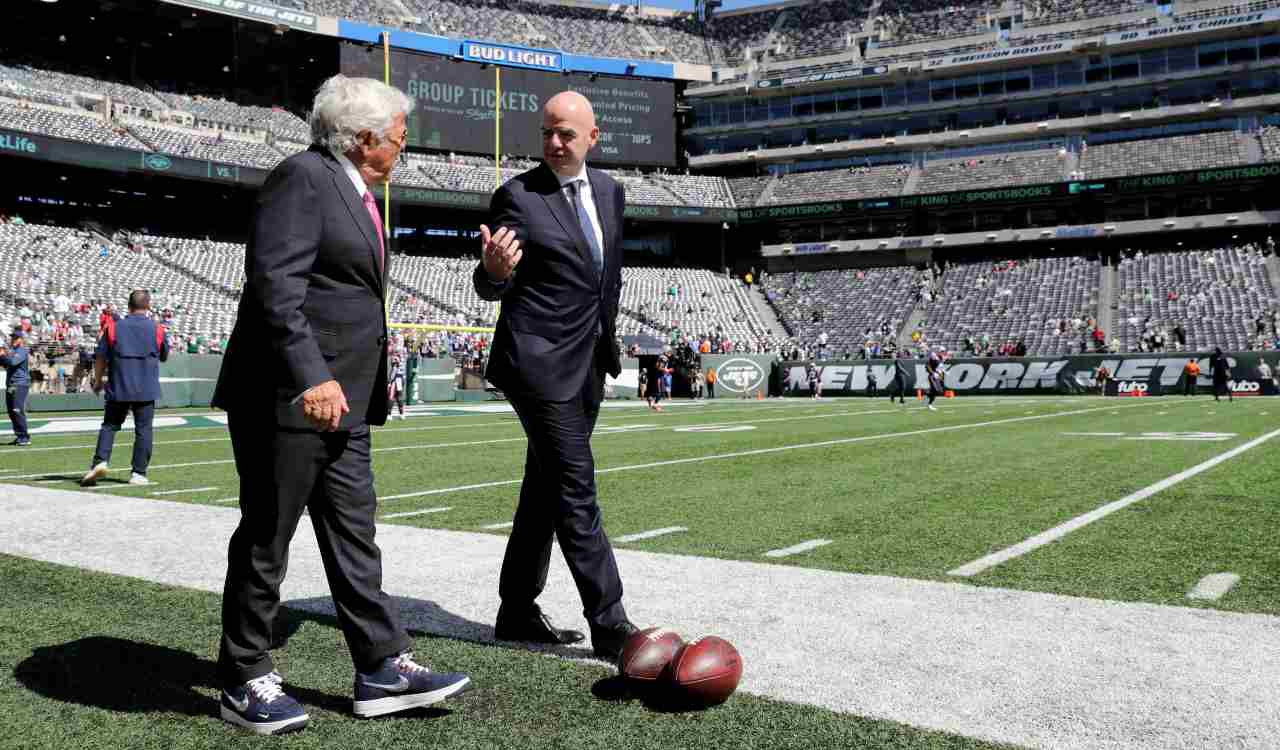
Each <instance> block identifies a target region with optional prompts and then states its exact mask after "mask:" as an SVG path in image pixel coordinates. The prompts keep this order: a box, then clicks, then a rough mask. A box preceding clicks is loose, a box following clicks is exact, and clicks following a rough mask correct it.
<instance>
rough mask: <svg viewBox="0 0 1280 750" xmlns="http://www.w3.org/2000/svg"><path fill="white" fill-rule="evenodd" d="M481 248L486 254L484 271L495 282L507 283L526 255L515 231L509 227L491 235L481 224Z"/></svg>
mask: <svg viewBox="0 0 1280 750" xmlns="http://www.w3.org/2000/svg"><path fill="white" fill-rule="evenodd" d="M480 246H481V248H482V251H483V254H484V271H485V273H487V274H489V278H490V279H492V280H493V281H506V280H507V277H508V276H510V275H511V271H512V270H513V269H514V268H515V267H516V264H517V263H519V262H520V257H521V256H522V255H524V251H522V250H521V249H520V241H519V240H517V239H516V233H515V231H513V230H511V229H509V228H507V227H501V228H499V229H498V231H497V232H494V233H493V234H492V235H491V234H489V227H487V226H485V225H483V224H481V225H480Z"/></svg>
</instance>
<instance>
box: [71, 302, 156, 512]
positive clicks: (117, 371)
mask: <svg viewBox="0 0 1280 750" xmlns="http://www.w3.org/2000/svg"><path fill="white" fill-rule="evenodd" d="M150 310H151V294H150V293H149V292H147V291H146V290H144V289H138V290H135V291H134V292H132V293H131V294H130V295H129V314H128V315H127V316H125V317H124V318H121V319H120V320H112V321H110V322H108V323H107V325H106V327H105V329H104V330H103V331H102V335H101V336H99V337H98V356H97V360H96V361H95V362H94V367H93V370H94V384H93V390H94V392H101V391H102V390H103V375H104V374H105V373H107V372H109V373H110V374H109V375H108V377H107V379H106V384H105V389H106V399H107V403H106V408H105V410H104V411H105V414H104V416H103V418H102V428H101V429H100V430H98V446H97V448H96V449H95V450H94V452H93V462H92V463H91V464H90V466H92V468H91V469H89V473H88V474H85V475H84V477H83V478H82V479H81V480H80V484H81V485H82V486H84V487H92V486H93V485H94V484H97V482H98V480H99V479H102V478H103V477H105V476H106V475H107V472H108V471H109V469H108V467H107V462H108V461H110V460H111V446H112V445H113V444H114V443H115V440H116V433H117V432H119V431H120V427H121V426H122V425H123V424H124V419H125V417H126V416H128V415H129V413H130V412H132V413H133V474H132V475H131V476H130V477H129V484H150V483H151V482H150V480H148V479H147V465H148V464H150V463H151V423H152V420H153V419H154V418H155V413H156V401H158V400H159V399H160V363H161V362H164V361H165V360H167V359H169V342H168V341H167V340H166V339H165V331H164V326H162V325H158V324H157V323H156V322H155V321H154V320H152V319H151V316H150V315H148V312H149V311H150Z"/></svg>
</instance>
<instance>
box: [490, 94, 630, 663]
mask: <svg viewBox="0 0 1280 750" xmlns="http://www.w3.org/2000/svg"><path fill="white" fill-rule="evenodd" d="M599 135H600V131H599V129H598V128H597V127H596V122H595V113H594V112H593V111H592V108H591V103H590V102H589V101H587V99H586V98H585V97H583V96H582V95H581V94H578V93H577V92H572V91H567V92H564V93H561V94H557V95H556V96H554V97H552V98H551V99H549V100H548V101H547V104H546V106H545V108H544V110H543V118H542V148H543V156H544V159H545V161H544V163H543V164H542V165H541V166H538V167H536V168H535V169H531V170H529V171H528V172H525V173H524V174H521V175H519V176H517V177H515V178H514V179H512V180H511V181H509V182H507V183H506V184H505V185H503V186H502V187H501V188H499V189H498V191H497V192H496V193H495V194H494V196H493V200H492V203H491V205H490V214H491V216H492V220H491V223H492V224H493V226H494V228H495V231H494V232H493V233H492V234H491V233H490V230H489V227H488V226H485V227H482V228H481V241H482V243H483V246H484V247H483V256H484V257H483V259H482V260H481V262H480V263H479V264H478V265H477V266H476V269H475V273H474V274H473V281H474V284H475V288H476V292H477V293H478V294H479V295H480V296H481V297H483V298H484V299H488V300H499V299H500V300H501V301H502V311H501V313H500V314H499V316H498V323H497V327H496V330H495V332H494V337H493V346H492V351H491V353H490V356H489V367H488V370H487V372H486V376H487V377H488V379H489V380H490V381H491V382H492V383H494V384H495V385H497V386H498V387H499V388H501V389H502V390H503V392H504V393H505V394H506V396H507V398H508V400H509V401H510V402H511V405H512V406H513V407H514V408H515V411H516V414H517V415H518V416H519V418H520V423H521V424H522V425H523V426H524V430H525V434H526V435H527V436H528V439H529V445H528V448H527V452H526V456H525V475H524V482H523V484H522V485H521V488H520V501H519V505H518V506H517V508H516V514H515V519H514V522H513V525H512V528H511V537H510V539H509V540H508V542H507V551H506V556H505V557H504V559H503V562H502V574H501V578H500V581H499V587H498V593H499V595H500V597H501V599H502V604H501V606H500V607H499V609H498V617H497V624H496V627H495V635H496V636H497V637H498V638H499V639H500V640H516V641H533V642H541V643H559V644H571V643H577V642H579V641H581V640H583V639H584V637H585V636H584V635H583V633H581V632H579V631H577V630H570V629H560V628H556V627H555V626H553V625H552V624H551V621H550V619H549V618H548V617H547V616H546V615H545V614H543V613H542V611H541V609H540V608H539V606H538V604H537V601H536V600H537V597H538V595H539V594H540V593H542V590H543V588H544V587H545V585H546V581H547V568H548V565H549V564H550V560H551V541H552V538H553V537H555V538H556V539H558V540H559V542H560V549H561V551H562V552H563V553H564V556H565V561H566V562H567V563H568V566H569V571H570V573H571V574H572V575H573V579H574V583H575V584H576V585H577V587H578V593H579V595H580V596H581V598H582V607H583V615H584V616H585V618H586V620H587V623H588V625H589V627H590V631H591V641H592V646H593V650H594V652H595V654H596V655H597V656H599V657H601V658H605V659H609V660H615V659H617V656H618V654H619V653H620V652H621V650H622V645H623V643H624V642H625V641H626V639H627V637H628V636H630V635H631V634H632V633H634V632H635V631H636V626H635V625H633V624H632V623H631V621H630V620H628V619H627V613H626V610H625V609H624V608H623V606H622V579H621V577H620V575H619V573H618V565H617V562H616V560H615V559H614V554H613V548H612V546H611V545H610V544H609V539H608V537H606V536H605V533H604V528H603V526H602V523H601V516H600V506H599V504H598V503H597V498H596V482H595V462H594V459H593V457H592V455H591V433H592V431H593V430H594V428H595V423H596V417H597V416H598V415H599V413H600V402H601V400H602V399H603V392H604V382H605V375H606V374H610V375H613V376H614V377H617V376H618V374H619V373H621V371H622V366H621V361H620V358H619V352H618V350H617V347H616V345H615V344H614V320H615V319H616V318H617V315H618V299H619V295H620V293H621V289H622V234H623V218H622V216H623V210H624V208H625V207H626V196H625V194H624V192H623V189H622V186H621V185H619V184H618V183H616V182H615V181H614V180H613V179H611V178H610V177H609V176H608V175H606V174H605V173H604V172H601V171H599V170H596V169H591V168H589V167H587V165H586V157H587V152H589V151H590V150H591V148H592V147H593V146H595V144H596V141H597V140H598V138H599Z"/></svg>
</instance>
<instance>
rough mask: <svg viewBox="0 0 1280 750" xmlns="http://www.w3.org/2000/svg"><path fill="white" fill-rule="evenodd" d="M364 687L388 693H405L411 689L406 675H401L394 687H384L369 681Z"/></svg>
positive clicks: (365, 682) (366, 681)
mask: <svg viewBox="0 0 1280 750" xmlns="http://www.w3.org/2000/svg"><path fill="white" fill-rule="evenodd" d="M364 685H365V687H371V688H377V689H378V690H385V691H387V692H388V693H403V692H404V691H406V690H408V689H409V680H407V679H406V678H405V676H404V675H400V678H399V681H398V682H396V683H395V684H394V685H383V684H381V683H377V682H369V681H368V680H365V681H364Z"/></svg>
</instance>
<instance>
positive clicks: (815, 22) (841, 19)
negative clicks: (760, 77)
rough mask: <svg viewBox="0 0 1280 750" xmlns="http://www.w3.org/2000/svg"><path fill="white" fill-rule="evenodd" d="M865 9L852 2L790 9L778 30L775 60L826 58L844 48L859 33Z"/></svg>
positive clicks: (836, 1)
mask: <svg viewBox="0 0 1280 750" xmlns="http://www.w3.org/2000/svg"><path fill="white" fill-rule="evenodd" d="M866 20H867V6H866V5H865V4H864V3H862V2H858V1H857V0H854V1H852V2H849V1H847V0H828V1H826V2H815V3H811V4H807V5H801V6H799V7H795V8H792V9H791V10H790V13H788V15H787V19H786V20H785V21H784V22H783V24H782V26H780V27H779V28H778V39H777V42H778V46H779V47H781V49H782V50H783V51H782V52H781V53H780V54H776V55H774V56H773V57H774V59H775V60H791V59H798V58H804V57H814V56H817V55H829V54H832V53H835V52H840V51H842V50H844V49H847V48H848V47H849V45H850V43H851V42H852V39H853V35H854V34H857V33H860V32H861V31H862V25H863V23H865V22H866Z"/></svg>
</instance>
